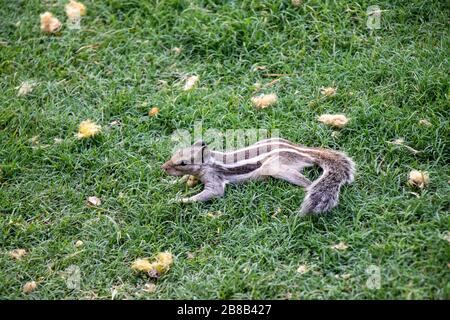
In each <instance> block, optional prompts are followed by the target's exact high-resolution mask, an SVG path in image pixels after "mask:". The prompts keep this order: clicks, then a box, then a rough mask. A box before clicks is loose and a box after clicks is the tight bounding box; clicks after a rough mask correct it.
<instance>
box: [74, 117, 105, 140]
mask: <svg viewBox="0 0 450 320" xmlns="http://www.w3.org/2000/svg"><path fill="white" fill-rule="evenodd" d="M101 128H102V127H101V126H99V125H98V124H96V123H95V122H93V121H91V120H89V119H88V120H85V121H83V122H81V123H80V126H79V127H78V133H77V138H78V139H87V138H91V137H94V136H96V135H97V134H99V133H100V131H101Z"/></svg>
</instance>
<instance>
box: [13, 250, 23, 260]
mask: <svg viewBox="0 0 450 320" xmlns="http://www.w3.org/2000/svg"><path fill="white" fill-rule="evenodd" d="M26 254H27V250H25V249H14V250H11V251H10V252H9V256H10V257H11V258H13V259H14V260H20V259H22V258H23V257H24V256H25V255H26Z"/></svg>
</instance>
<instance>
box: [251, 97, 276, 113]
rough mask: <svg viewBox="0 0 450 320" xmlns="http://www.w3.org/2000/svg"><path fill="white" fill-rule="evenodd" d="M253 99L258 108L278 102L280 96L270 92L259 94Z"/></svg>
mask: <svg viewBox="0 0 450 320" xmlns="http://www.w3.org/2000/svg"><path fill="white" fill-rule="evenodd" d="M251 100H252V103H253V105H254V106H255V107H256V108H258V109H264V108H267V107H268V106H271V105H273V104H274V103H276V102H277V100H278V97H277V95H276V94H275V93H270V94H261V95H259V96H256V97H253V98H252V99H251Z"/></svg>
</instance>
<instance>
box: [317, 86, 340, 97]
mask: <svg viewBox="0 0 450 320" xmlns="http://www.w3.org/2000/svg"><path fill="white" fill-rule="evenodd" d="M336 91H337V88H334V87H326V88H322V89H320V93H321V94H322V95H323V96H325V97H333V96H335V95H336Z"/></svg>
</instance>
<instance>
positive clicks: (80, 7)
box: [64, 0, 86, 19]
mask: <svg viewBox="0 0 450 320" xmlns="http://www.w3.org/2000/svg"><path fill="white" fill-rule="evenodd" d="M64 9H65V11H66V15H67V17H68V18H69V19H78V18H80V17H81V16H85V15H86V6H85V5H84V4H82V3H81V2H77V1H74V0H70V2H69V3H68V4H66V6H65V7H64Z"/></svg>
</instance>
